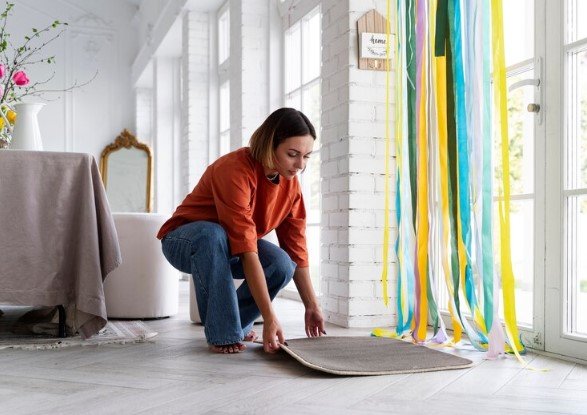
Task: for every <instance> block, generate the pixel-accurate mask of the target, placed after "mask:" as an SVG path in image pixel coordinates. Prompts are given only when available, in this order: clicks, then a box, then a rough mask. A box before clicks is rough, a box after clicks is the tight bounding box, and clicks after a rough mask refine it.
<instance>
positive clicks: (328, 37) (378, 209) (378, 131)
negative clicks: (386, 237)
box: [320, 0, 396, 327]
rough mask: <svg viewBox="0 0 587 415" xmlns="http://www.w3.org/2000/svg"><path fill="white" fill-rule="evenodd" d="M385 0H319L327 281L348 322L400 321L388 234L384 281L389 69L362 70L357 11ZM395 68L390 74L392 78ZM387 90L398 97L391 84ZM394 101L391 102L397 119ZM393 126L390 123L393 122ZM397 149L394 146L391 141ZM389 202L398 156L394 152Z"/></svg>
mask: <svg viewBox="0 0 587 415" xmlns="http://www.w3.org/2000/svg"><path fill="white" fill-rule="evenodd" d="M373 8H375V9H377V10H379V11H380V13H384V11H385V2H384V1H382V0H369V1H365V0H361V1H358V0H345V1H339V0H324V1H323V2H322V29H323V32H322V36H323V38H322V60H323V66H322V77H323V78H322V86H323V88H322V143H323V147H322V150H321V153H320V156H321V158H322V167H321V175H322V188H321V189H322V209H323V215H322V227H321V238H322V253H323V258H322V264H321V265H322V279H323V283H322V287H323V303H322V306H323V309H324V312H325V315H326V317H327V319H328V321H330V322H332V323H334V324H339V325H342V326H346V327H372V326H378V325H382V326H389V325H393V324H395V323H396V313H395V307H394V305H395V302H394V301H395V300H394V297H395V281H396V280H395V273H396V272H395V267H394V263H393V262H392V261H395V254H393V253H392V251H393V241H394V240H395V235H396V225H395V212H393V211H391V212H390V221H391V223H392V225H393V226H394V229H393V231H392V232H391V235H390V236H391V238H390V241H391V243H390V253H391V255H390V258H391V261H390V267H389V274H388V275H389V288H388V295H389V299H390V302H391V306H390V307H385V306H384V303H383V298H382V295H383V292H382V288H381V282H380V278H381V272H382V266H383V264H382V253H383V252H382V241H383V219H384V211H383V207H384V190H385V189H384V175H383V174H384V169H385V140H384V138H385V73H384V72H378V71H367V70H359V69H358V63H357V61H358V60H357V53H358V45H357V29H356V27H357V23H356V22H357V19H358V18H359V17H361V16H362V15H363V14H364V13H366V12H367V11H369V10H371V9H373ZM393 77H394V75H393V74H391V75H390V79H391V80H393ZM391 88H392V90H391V91H390V97H391V98H392V99H393V97H394V92H393V88H394V84H393V82H392V83H391ZM393 111H394V107H393V106H391V107H390V116H391V118H390V125H391V126H393V125H394V124H393V122H394V119H393ZM391 130H392V134H393V128H391ZM393 139H394V137H392V140H393ZM391 150H392V154H394V151H395V150H394V147H393V146H392V147H391ZM390 161H391V164H390V170H391V173H392V174H391V176H390V182H389V183H390V189H391V190H392V194H391V199H390V202H391V207H393V206H394V199H395V194H394V177H395V172H394V170H395V162H394V161H395V159H394V157H392V158H391V160H390Z"/></svg>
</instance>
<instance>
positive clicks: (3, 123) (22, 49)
mask: <svg viewBox="0 0 587 415" xmlns="http://www.w3.org/2000/svg"><path fill="white" fill-rule="evenodd" d="M13 7H14V3H8V2H7V3H6V4H5V8H4V11H3V12H2V14H0V148H7V147H8V146H9V145H10V142H11V140H12V132H13V129H14V124H15V122H16V120H17V118H18V114H17V113H16V112H15V109H14V104H15V103H18V102H20V101H21V100H22V99H23V98H24V97H27V96H36V97H42V96H43V95H44V94H45V93H55V92H67V91H70V90H72V89H74V88H77V87H80V86H83V85H86V84H88V83H89V82H91V80H92V79H93V78H92V79H90V80H89V81H87V82H85V83H83V84H80V85H78V84H77V82H76V83H75V84H74V85H72V86H70V87H69V88H66V89H62V90H50V89H44V86H45V85H46V84H47V83H49V82H50V81H51V80H52V79H53V77H54V76H55V72H54V71H53V72H52V74H51V75H49V76H48V77H47V78H45V79H41V80H37V81H35V82H31V81H30V80H29V78H28V75H27V70H28V68H29V67H30V66H32V65H37V64H48V65H52V64H54V63H55V56H45V57H43V56H42V55H41V51H42V50H43V48H45V47H46V46H47V45H48V44H49V43H51V42H53V41H54V40H56V39H57V38H59V37H60V36H61V35H62V34H63V32H64V31H65V28H64V27H63V26H67V23H64V22H60V21H59V20H55V21H53V22H52V23H50V24H49V25H48V26H47V27H45V28H43V29H36V28H32V29H31V33H30V35H27V36H25V37H24V39H23V41H22V43H21V45H20V46H17V47H15V46H14V44H13V43H12V40H11V38H10V33H8V32H7V31H6V22H7V20H8V18H9V17H10V16H11V14H12V9H13Z"/></svg>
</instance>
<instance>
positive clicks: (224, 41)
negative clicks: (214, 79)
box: [218, 9, 230, 64]
mask: <svg viewBox="0 0 587 415" xmlns="http://www.w3.org/2000/svg"><path fill="white" fill-rule="evenodd" d="M229 56H230V12H229V10H228V9H227V10H226V11H225V12H224V13H222V15H220V17H219V18H218V63H219V64H220V63H222V62H224V61H225V60H226V59H228V57H229Z"/></svg>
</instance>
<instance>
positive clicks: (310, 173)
mask: <svg viewBox="0 0 587 415" xmlns="http://www.w3.org/2000/svg"><path fill="white" fill-rule="evenodd" d="M302 112H303V113H304V114H306V116H307V117H308V118H309V119H310V122H311V123H312V124H313V125H314V129H315V130H316V134H317V139H316V141H315V142H314V147H313V153H312V155H311V156H310V159H309V160H308V163H307V164H306V171H305V172H304V173H303V174H302V188H303V190H304V201H305V203H306V211H307V216H308V222H309V223H319V222H320V139H319V135H318V133H319V131H320V83H318V82H315V83H313V84H312V85H310V86H308V87H304V89H303V94H302Z"/></svg>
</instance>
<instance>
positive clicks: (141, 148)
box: [100, 129, 153, 212]
mask: <svg viewBox="0 0 587 415" xmlns="http://www.w3.org/2000/svg"><path fill="white" fill-rule="evenodd" d="M152 165H153V156H152V155H151V149H150V148H149V146H148V145H146V144H143V143H139V142H138V141H137V139H136V137H135V136H134V135H132V134H131V133H130V132H128V130H126V129H125V130H124V131H123V132H122V133H120V135H119V136H118V137H116V140H114V142H113V143H112V144H109V145H107V146H106V148H104V150H103V151H102V155H101V156H100V173H101V174H102V181H103V182H104V187H105V188H106V195H107V196H108V202H109V203H110V209H111V210H112V211H113V212H150V211H151V170H152Z"/></svg>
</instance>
